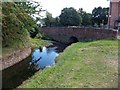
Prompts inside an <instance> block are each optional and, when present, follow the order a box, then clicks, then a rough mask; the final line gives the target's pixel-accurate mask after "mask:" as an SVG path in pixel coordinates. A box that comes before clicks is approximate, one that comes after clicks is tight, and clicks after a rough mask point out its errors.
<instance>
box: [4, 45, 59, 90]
mask: <svg viewBox="0 0 120 90" xmlns="http://www.w3.org/2000/svg"><path fill="white" fill-rule="evenodd" d="M58 52H59V51H58V47H55V46H52V47H43V48H42V50H41V49H35V50H33V52H32V54H31V55H30V56H29V57H28V58H26V59H25V60H22V61H21V62H19V63H17V64H15V65H13V66H11V67H9V68H7V69H5V70H3V71H2V83H3V85H2V87H3V88H16V87H17V86H19V85H20V84H22V82H23V81H25V80H26V79H28V78H29V77H31V76H32V75H34V73H35V72H37V71H38V70H42V69H44V68H46V67H51V66H53V65H55V58H56V57H57V56H58V55H59V54H58Z"/></svg>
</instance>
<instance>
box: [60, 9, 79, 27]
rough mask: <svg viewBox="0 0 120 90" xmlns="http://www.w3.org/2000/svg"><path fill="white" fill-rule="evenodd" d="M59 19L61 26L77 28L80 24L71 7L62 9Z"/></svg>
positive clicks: (77, 15)
mask: <svg viewBox="0 0 120 90" xmlns="http://www.w3.org/2000/svg"><path fill="white" fill-rule="evenodd" d="M59 18H60V23H61V24H62V25H63V26H79V25H80V24H81V17H80V15H79V14H78V12H77V11H76V10H75V9H74V8H73V7H70V8H64V9H63V10H62V11H61V15H60V16H59Z"/></svg>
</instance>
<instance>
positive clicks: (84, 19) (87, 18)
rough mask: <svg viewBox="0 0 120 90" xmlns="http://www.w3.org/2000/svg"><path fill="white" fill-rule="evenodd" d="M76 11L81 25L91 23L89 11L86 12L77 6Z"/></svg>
mask: <svg viewBox="0 0 120 90" xmlns="http://www.w3.org/2000/svg"><path fill="white" fill-rule="evenodd" d="M78 13H79V15H80V16H81V17H82V23H81V25H82V26H90V25H92V15H91V14H90V13H86V12H85V11H83V9H82V8H79V10H78Z"/></svg>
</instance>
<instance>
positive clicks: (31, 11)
mask: <svg viewBox="0 0 120 90" xmlns="http://www.w3.org/2000/svg"><path fill="white" fill-rule="evenodd" d="M15 4H16V5H17V6H18V7H19V8H20V9H22V10H24V11H25V13H26V14H28V15H29V16H30V18H31V19H29V20H28V21H29V24H28V22H27V23H26V24H25V23H24V24H25V26H26V27H27V28H28V29H27V30H28V31H29V33H30V36H31V37H35V36H36V34H37V33H38V28H39V26H40V25H39V24H37V22H40V20H41V17H42V16H41V15H40V13H41V12H43V11H45V10H43V9H42V7H41V4H40V3H39V2H36V1H32V0H27V1H26V2H15ZM30 20H31V21H30Z"/></svg>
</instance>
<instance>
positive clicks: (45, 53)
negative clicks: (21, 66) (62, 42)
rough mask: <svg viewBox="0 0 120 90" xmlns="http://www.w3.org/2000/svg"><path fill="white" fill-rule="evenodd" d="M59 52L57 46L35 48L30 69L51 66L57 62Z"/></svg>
mask: <svg viewBox="0 0 120 90" xmlns="http://www.w3.org/2000/svg"><path fill="white" fill-rule="evenodd" d="M58 55H59V54H58V53H57V52H56V50H55V48H46V47H43V49H42V51H40V50H39V49H35V50H34V52H33V54H32V60H31V62H30V67H29V68H30V69H31V68H32V69H36V70H39V69H43V68H45V67H50V66H52V65H54V64H55V58H56V57H57V56H58Z"/></svg>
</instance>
